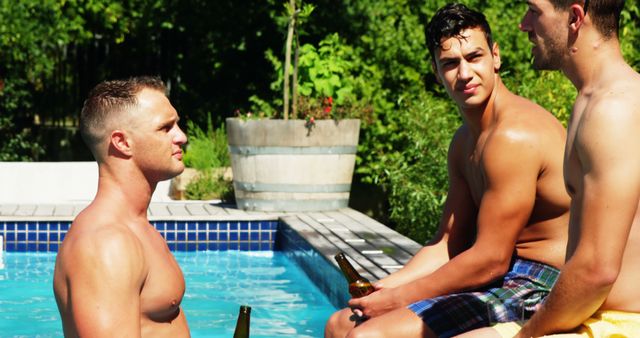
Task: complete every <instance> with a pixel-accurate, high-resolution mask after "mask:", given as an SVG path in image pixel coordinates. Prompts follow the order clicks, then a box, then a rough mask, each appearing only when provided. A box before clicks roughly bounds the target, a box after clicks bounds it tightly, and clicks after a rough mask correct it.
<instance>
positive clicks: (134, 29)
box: [0, 0, 640, 241]
mask: <svg viewBox="0 0 640 338" xmlns="http://www.w3.org/2000/svg"><path fill="white" fill-rule="evenodd" d="M447 2H450V1H447V0H429V1H424V0H421V1H418V0H305V3H309V4H311V5H313V7H314V8H315V9H314V11H313V13H312V14H311V15H310V16H309V17H308V18H306V19H305V20H304V22H301V24H300V25H299V26H298V32H299V38H300V44H301V45H308V46H309V47H306V48H307V49H308V50H309V51H311V52H314V53H315V56H317V57H318V58H316V59H313V63H312V65H311V66H310V67H311V68H313V67H316V66H317V65H322V64H324V62H325V60H321V59H320V58H319V57H320V56H322V55H329V56H330V57H336V56H340V58H339V59H336V60H337V61H336V60H334V61H333V62H332V63H331V64H338V63H342V62H347V63H344V64H343V65H344V67H348V69H349V72H348V80H349V81H348V83H349V86H350V88H351V90H352V91H351V93H358V94H359V95H361V96H366V97H367V101H369V102H370V103H371V105H372V108H373V114H372V117H371V119H370V121H368V122H369V123H365V124H363V129H362V132H361V138H360V145H359V149H358V159H357V161H358V162H357V173H358V177H359V179H360V180H361V181H363V182H365V183H366V184H371V185H376V186H379V187H382V189H383V190H384V191H385V192H386V195H385V199H387V200H388V205H389V206H390V210H388V214H389V217H390V219H391V223H392V224H395V226H396V227H397V228H398V229H399V230H401V231H402V232H403V233H407V234H410V235H411V236H412V237H413V238H414V239H416V240H419V241H424V240H426V239H427V238H429V237H430V236H431V235H432V234H433V232H434V230H435V227H436V225H437V223H438V219H439V216H440V209H441V206H442V203H443V201H444V198H445V197H446V188H447V186H446V185H447V180H446V167H445V161H446V151H447V147H448V143H449V140H450V138H451V135H452V133H453V131H454V130H455V129H456V128H457V127H458V126H459V124H460V118H459V114H458V113H457V109H456V107H455V105H454V104H453V103H452V102H451V100H450V99H449V98H448V97H447V95H446V93H445V92H444V91H443V89H442V88H441V87H440V86H439V85H438V84H437V83H436V82H435V81H434V74H433V71H432V69H431V65H430V59H429V55H428V52H427V49H426V46H425V36H424V24H425V23H426V21H427V20H428V19H429V18H430V17H431V16H432V15H433V13H435V11H436V10H437V9H438V8H440V7H441V6H443V5H444V4H446V3H447ZM460 2H462V3H464V4H466V5H468V6H470V7H472V8H474V9H477V10H480V11H482V12H484V13H485V14H486V16H487V18H488V20H489V22H490V23H491V26H492V28H493V35H494V40H495V41H497V42H498V43H499V45H500V49H501V53H502V61H503V65H502V69H501V75H502V77H503V80H504V82H505V83H506V85H507V86H508V87H509V88H510V89H511V90H512V91H514V92H516V93H518V94H520V95H523V96H525V97H528V98H530V99H532V100H533V101H535V102H537V103H539V104H540V105H542V106H543V107H545V108H546V109H548V110H549V111H551V112H552V113H553V114H555V115H556V116H557V117H558V118H559V119H560V120H561V121H563V122H566V120H567V118H568V115H569V113H570V109H571V105H572V102H573V99H574V97H575V94H576V93H575V89H574V88H573V86H572V85H571V84H570V83H569V82H568V81H567V80H566V79H565V78H564V77H563V76H562V74H560V73H558V72H537V71H534V70H533V69H532V67H531V65H530V58H531V56H530V44H529V42H528V41H527V37H526V34H524V33H521V32H520V31H519V30H518V29H517V25H518V23H519V21H520V18H521V17H522V15H523V14H524V12H525V8H526V4H525V3H524V2H521V1H501V0H460ZM285 3H286V1H285V0H262V1H253V0H234V1H229V0H129V1H124V2H123V1H115V0H0V133H1V134H2V136H3V137H2V141H0V160H3V161H7V160H88V159H90V155H89V153H88V151H86V149H85V148H84V146H83V145H82V142H81V141H80V140H79V137H78V136H77V132H76V130H75V127H76V125H77V115H78V112H79V110H80V107H81V105H82V100H83V99H84V98H85V97H86V94H87V92H88V90H89V89H91V88H92V87H93V86H94V85H95V84H96V83H98V82H100V81H102V80H105V79H113V78H123V77H128V76H132V75H141V74H148V75H159V76H160V77H161V78H162V79H163V80H165V82H167V84H168V85H169V87H170V90H171V100H172V102H173V104H174V105H175V106H176V108H177V109H178V111H179V112H180V114H181V116H182V121H183V122H181V123H186V122H185V121H192V123H193V124H194V125H199V126H201V127H202V128H203V129H204V128H206V127H207V124H208V116H209V112H214V113H213V120H214V122H215V124H216V125H218V124H220V122H221V121H222V119H223V118H224V117H227V116H231V115H233V112H234V111H235V110H236V109H245V110H246V109H250V107H252V106H256V103H261V104H262V106H263V107H267V106H270V107H271V109H274V108H273V107H274V106H277V104H276V105H274V103H277V100H279V99H280V100H281V94H280V91H277V95H274V94H273V93H274V88H275V87H277V83H278V81H280V80H281V78H282V75H281V74H280V71H281V69H282V66H280V69H278V67H275V68H274V65H276V66H277V64H278V62H274V61H276V60H283V59H284V58H283V55H284V42H285V37H286V25H287V22H288V21H287V20H288V15H287V13H286V10H285V6H284V5H285ZM639 26H640V9H639V6H638V2H637V0H629V1H627V2H626V8H625V10H624V12H623V15H622V25H621V29H620V37H621V44H622V51H623V54H624V56H625V58H626V59H627V61H628V62H629V63H630V64H631V65H632V66H633V67H635V69H640V51H638V49H637V46H638V45H640V27H639ZM338 37H339V38H338ZM323 41H324V42H323ZM327 41H330V44H327ZM321 42H322V44H321ZM327 46H329V47H328V48H333V49H334V50H332V51H329V50H326V48H327ZM322 48H325V49H324V50H323V49H322ZM343 52H344V53H346V54H339V53H343ZM265 55H266V56H267V57H265ZM309 55H311V54H309ZM310 59H311V58H310ZM279 62H281V61H279ZM301 75H304V72H302V73H301ZM307 75H310V74H307ZM310 78H312V77H308V78H307V80H306V81H308V82H306V84H304V83H303V86H302V87H301V88H302V90H303V91H304V90H309V89H311V88H324V89H323V90H325V91H326V92H327V93H328V92H332V93H336V95H337V96H345V97H346V96H347V94H349V93H348V90H349V88H346V87H345V88H340V86H334V85H333V84H336V83H337V82H336V81H335V79H334V78H332V77H331V76H329V78H328V79H329V80H330V81H333V82H329V84H331V86H327V82H326V81H325V82H323V81H324V80H325V79H324V78H322V77H317V76H316V77H313V78H312V79H311V80H309V79H310ZM302 81H305V80H304V78H303V80H302ZM313 81H315V83H314V82H313ZM345 83H347V82H345ZM311 85H313V86H311ZM340 85H342V82H340ZM340 90H342V92H341V93H342V94H341V95H338V94H337V93H338V92H339V91H340ZM258 97H259V98H261V100H262V101H259V100H258V99H257V98H258ZM385 211H386V210H385Z"/></svg>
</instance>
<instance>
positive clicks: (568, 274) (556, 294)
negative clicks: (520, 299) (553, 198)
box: [518, 102, 640, 337]
mask: <svg viewBox="0 0 640 338" xmlns="http://www.w3.org/2000/svg"><path fill="white" fill-rule="evenodd" d="M597 108H598V107H596V108H593V109H592V111H591V112H586V113H585V116H584V117H583V118H582V121H581V122H580V123H581V126H580V127H579V129H578V132H577V134H576V140H575V145H574V147H575V149H576V151H577V154H578V158H579V161H580V167H581V168H580V170H581V173H577V172H571V173H569V175H581V177H579V178H575V177H574V178H573V179H574V180H575V181H576V182H580V184H581V185H582V188H580V187H579V186H578V187H577V191H576V194H575V196H574V197H573V200H572V204H571V229H572V232H571V234H570V236H571V237H572V238H570V243H575V246H574V248H575V249H574V250H573V255H570V259H569V260H568V261H567V263H566V264H565V266H564V267H563V269H562V272H561V274H560V278H559V280H558V282H557V283H556V285H555V286H554V288H553V290H552V292H551V294H550V295H549V297H548V298H547V300H546V301H545V303H544V305H543V306H542V307H541V309H540V310H539V311H538V312H537V313H536V315H535V316H534V317H533V318H532V319H531V320H530V321H529V322H528V323H527V324H526V325H525V326H524V327H523V330H522V331H521V332H520V335H519V336H518V337H532V336H535V337H537V336H540V335H543V334H548V333H554V332H562V331H567V330H571V329H573V328H575V327H577V326H578V325H580V324H581V323H582V322H584V321H585V320H586V319H587V318H589V317H590V316H591V315H592V314H593V313H594V312H596V311H597V310H598V308H599V307H600V306H601V305H602V304H603V302H604V301H605V299H606V298H607V296H608V294H609V291H610V290H611V288H612V286H613V284H614V283H615V281H616V278H617V276H618V273H619V271H620V267H621V264H622V257H623V253H624V250H625V245H626V243H627V239H628V235H629V231H630V229H631V225H632V222H633V217H634V215H635V213H636V208H637V206H638V199H639V198H640V154H638V149H639V147H640V134H639V133H638V131H637V126H638V125H640V119H638V117H637V113H635V116H634V112H633V111H632V110H631V109H629V108H630V107H625V106H624V105H620V104H612V103H611V102H608V103H607V104H606V107H605V104H601V105H600V109H599V110H598V109H597ZM587 114H588V115H587ZM576 238H577V240H576ZM569 254H571V252H569Z"/></svg>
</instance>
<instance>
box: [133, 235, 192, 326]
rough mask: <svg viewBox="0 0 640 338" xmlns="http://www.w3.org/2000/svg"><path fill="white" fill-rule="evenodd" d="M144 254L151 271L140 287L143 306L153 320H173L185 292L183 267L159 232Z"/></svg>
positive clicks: (148, 243) (141, 306)
mask: <svg viewBox="0 0 640 338" xmlns="http://www.w3.org/2000/svg"><path fill="white" fill-rule="evenodd" d="M154 231H155V230H154ZM149 237H151V236H149ZM144 254H145V260H146V262H147V266H148V268H149V272H148V275H147V278H146V280H145V283H144V285H143V287H142V289H141V291H140V310H141V312H142V313H143V314H144V315H146V316H147V317H148V318H149V319H151V320H153V321H166V320H171V319H173V317H175V316H176V315H177V314H178V313H179V307H180V303H181V302H182V297H183V296H184V292H185V281H184V275H183V274H182V270H181V269H180V266H179V265H178V263H177V262H176V260H175V258H174V257H173V255H172V254H171V252H170V251H169V248H168V247H167V245H166V242H165V241H164V239H163V238H162V237H161V236H160V234H158V233H157V232H155V234H154V236H153V237H152V239H151V238H150V240H149V241H148V242H147V243H146V244H145V253H144Z"/></svg>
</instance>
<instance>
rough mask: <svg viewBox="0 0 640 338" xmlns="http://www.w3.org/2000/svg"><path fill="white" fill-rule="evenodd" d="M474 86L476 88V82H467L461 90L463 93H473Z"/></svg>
mask: <svg viewBox="0 0 640 338" xmlns="http://www.w3.org/2000/svg"><path fill="white" fill-rule="evenodd" d="M476 88H478V85H477V84H473V85H471V84H469V85H466V86H464V87H463V88H462V92H463V93H465V94H473V93H475V91H476Z"/></svg>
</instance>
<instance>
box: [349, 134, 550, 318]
mask: <svg viewBox="0 0 640 338" xmlns="http://www.w3.org/2000/svg"><path fill="white" fill-rule="evenodd" d="M516 134H517V135H516ZM487 142H491V143H488V144H487V145H486V146H485V150H484V152H483V158H482V160H481V161H482V166H483V168H484V173H485V175H484V176H485V177H484V180H485V187H486V188H485V192H484V194H483V196H482V200H481V202H480V208H479V210H478V215H477V235H476V240H475V242H474V243H473V245H472V246H471V247H470V248H469V249H468V250H466V251H464V252H462V253H460V254H458V255H457V256H455V257H454V258H452V259H451V260H450V261H448V262H447V263H446V264H444V265H443V266H441V267H440V268H439V269H438V270H436V271H434V272H433V273H431V274H430V275H428V276H425V277H423V278H420V279H418V280H415V281H413V282H411V283H409V284H406V285H403V286H400V287H397V288H394V289H382V290H379V291H378V292H375V293H373V294H371V295H369V296H367V297H363V298H359V299H355V300H352V301H350V305H351V306H352V307H356V308H362V309H363V312H364V314H365V315H367V316H377V315H380V314H382V313H384V312H387V311H389V310H390V309H393V308H397V307H400V306H405V305H407V304H410V303H413V302H415V301H418V300H421V299H426V298H432V297H436V296H440V295H444V294H450V293H454V292H459V291H464V290H469V289H473V288H477V287H480V286H483V285H486V284H488V283H490V282H492V281H494V280H496V279H497V278H500V277H502V276H503V275H504V274H505V273H506V271H507V270H508V268H509V263H510V261H511V257H512V254H513V251H514V248H515V243H516V240H517V237H518V235H519V233H520V231H521V230H522V228H523V227H524V226H525V225H526V224H527V222H528V220H529V216H530V214H531V212H532V209H533V205H534V202H535V198H536V183H537V177H538V174H539V170H540V166H541V153H542V152H543V150H542V149H537V148H536V147H535V146H532V144H537V143H536V141H535V137H534V136H533V135H527V134H526V132H523V133H509V134H507V133H503V134H494V135H492V139H491V140H490V141H487Z"/></svg>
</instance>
